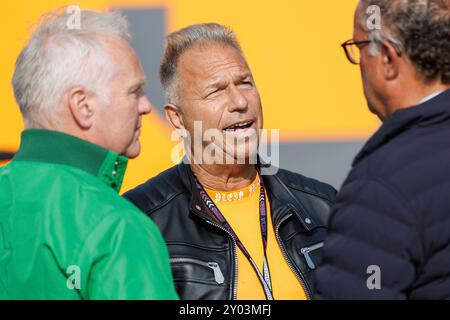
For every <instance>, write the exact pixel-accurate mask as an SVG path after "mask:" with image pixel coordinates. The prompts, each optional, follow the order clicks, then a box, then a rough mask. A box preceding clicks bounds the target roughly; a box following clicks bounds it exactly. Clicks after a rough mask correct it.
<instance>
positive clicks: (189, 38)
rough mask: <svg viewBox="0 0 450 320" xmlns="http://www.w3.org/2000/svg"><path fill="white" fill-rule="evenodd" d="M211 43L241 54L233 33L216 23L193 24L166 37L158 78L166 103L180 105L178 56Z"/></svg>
mask: <svg viewBox="0 0 450 320" xmlns="http://www.w3.org/2000/svg"><path fill="white" fill-rule="evenodd" d="M211 43H219V44H225V45H228V46H230V47H232V48H235V49H236V50H238V51H239V52H240V53H242V49H241V47H240V45H239V42H238V41H237V39H236V35H235V34H234V32H233V31H232V30H231V29H230V28H228V27H225V26H223V25H220V24H217V23H203V24H194V25H191V26H188V27H186V28H183V29H181V30H178V31H176V32H173V33H171V34H169V35H168V36H167V37H166V45H165V49H164V55H163V59H162V62H161V66H160V69H159V76H160V80H161V85H162V87H163V89H164V93H165V97H166V101H167V102H169V103H173V104H179V103H180V96H179V80H178V75H177V63H178V60H179V58H180V56H181V55H182V54H183V53H184V52H185V51H186V50H188V49H189V48H192V47H194V46H204V45H207V44H211Z"/></svg>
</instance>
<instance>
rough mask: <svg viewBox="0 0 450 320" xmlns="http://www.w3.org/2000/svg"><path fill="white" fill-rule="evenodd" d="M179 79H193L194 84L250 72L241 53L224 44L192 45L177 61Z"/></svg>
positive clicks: (235, 76)
mask: <svg viewBox="0 0 450 320" xmlns="http://www.w3.org/2000/svg"><path fill="white" fill-rule="evenodd" d="M178 73H179V77H180V80H181V81H190V80H193V79H195V84H203V83H206V82H214V81H218V80H220V79H222V80H225V78H239V77H241V76H243V75H245V74H250V69H249V66H248V64H247V61H246V60H245V58H244V56H243V55H242V53H241V52H240V51H239V50H237V49H235V48H233V47H231V46H229V45H225V44H215V43H214V44H207V45H202V46H194V47H192V48H189V49H188V50H186V52H184V53H183V55H182V56H181V57H180V59H179V62H178Z"/></svg>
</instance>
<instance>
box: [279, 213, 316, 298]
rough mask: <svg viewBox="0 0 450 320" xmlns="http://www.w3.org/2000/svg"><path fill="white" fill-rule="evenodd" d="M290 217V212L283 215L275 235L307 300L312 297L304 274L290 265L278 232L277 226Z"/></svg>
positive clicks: (289, 263)
mask: <svg viewBox="0 0 450 320" xmlns="http://www.w3.org/2000/svg"><path fill="white" fill-rule="evenodd" d="M290 217H292V213H290V214H288V215H287V216H285V217H284V218H283V219H282V220H281V221H280V222H279V223H278V224H277V226H276V227H275V236H276V238H277V240H278V243H279V244H280V248H281V252H282V253H283V256H284V259H285V260H286V262H287V264H288V266H289V268H291V270H292V272H293V273H294V275H295V276H296V277H297V279H298V281H299V282H300V285H301V286H302V287H303V290H304V291H305V293H306V298H307V299H308V300H311V299H312V294H311V290H310V289H309V286H308V282H307V281H306V279H305V278H304V276H303V275H302V274H301V272H298V271H297V270H296V268H295V267H294V266H293V265H292V263H291V260H290V258H289V256H288V254H287V252H286V249H285V247H284V244H283V242H282V241H281V238H280V235H279V234H278V231H279V228H280V226H281V225H282V224H283V222H284V221H285V220H287V219H289V218H290Z"/></svg>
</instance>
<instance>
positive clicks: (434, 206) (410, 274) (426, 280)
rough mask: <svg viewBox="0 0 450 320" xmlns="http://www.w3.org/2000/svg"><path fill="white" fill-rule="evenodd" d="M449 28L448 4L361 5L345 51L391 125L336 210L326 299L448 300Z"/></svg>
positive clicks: (375, 140)
mask: <svg viewBox="0 0 450 320" xmlns="http://www.w3.org/2000/svg"><path fill="white" fill-rule="evenodd" d="M374 5H375V6H376V7H374ZM367 12H370V13H371V14H376V12H378V13H381V22H382V23H381V29H377V28H370V27H373V24H372V23H374V20H373V18H375V19H376V18H377V17H373V16H372V17H371V16H367V15H366V13H367ZM449 26H450V12H449V1H442V0H429V1H419V0H409V1H406V0H405V1H394V0H370V1H369V0H367V1H361V2H360V3H359V6H358V8H357V10H356V14H355V29H354V38H353V39H352V40H351V41H348V42H346V43H345V44H344V48H346V53H347V56H348V58H349V60H350V61H351V62H352V63H354V64H360V68H361V73H362V79H363V84H364V92H365V95H366V98H367V100H368V103H369V107H370V109H371V110H372V111H373V112H374V113H376V114H377V115H378V116H379V117H380V118H381V119H382V120H383V122H384V123H383V125H382V126H381V128H380V129H379V130H378V132H376V133H375V135H374V136H373V137H372V138H370V140H369V141H368V142H367V144H366V145H365V147H364V148H363V150H362V151H361V152H360V153H359V155H358V156H357V157H356V159H355V160H354V163H353V170H352V172H351V173H350V175H349V177H348V178H347V180H346V182H345V183H344V186H343V187H342V189H341V191H340V192H339V194H338V196H337V199H336V203H335V205H334V206H333V209H332V213H331V216H330V223H329V228H330V231H329V235H328V238H327V240H326V241H325V247H324V253H323V265H322V266H321V267H320V268H319V270H318V271H317V272H316V278H317V291H318V293H319V295H318V296H319V297H322V298H327V299H348V298H351V299H445V298H447V299H448V298H450V272H449V270H450V267H449V266H450V197H449V190H450V161H449V159H450V138H449V137H450V90H449V88H450V60H449V57H450V55H449V52H450V28H449ZM371 29H372V30H371ZM349 46H353V50H352V49H350V48H349Z"/></svg>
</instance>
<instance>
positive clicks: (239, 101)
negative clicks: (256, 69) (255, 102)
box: [228, 86, 248, 112]
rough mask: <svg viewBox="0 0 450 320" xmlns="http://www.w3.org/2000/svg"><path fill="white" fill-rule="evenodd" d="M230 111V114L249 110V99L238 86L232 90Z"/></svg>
mask: <svg viewBox="0 0 450 320" xmlns="http://www.w3.org/2000/svg"><path fill="white" fill-rule="evenodd" d="M228 109H229V112H234V111H237V112H242V111H246V110H247V109H248V101H247V97H246V96H245V95H244V94H243V93H242V92H241V91H240V90H239V88H238V87H236V86H232V87H231V88H230V104H229V107H228Z"/></svg>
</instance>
